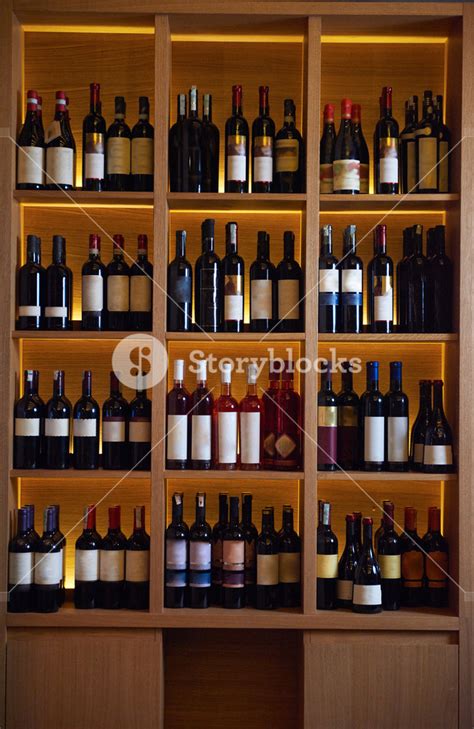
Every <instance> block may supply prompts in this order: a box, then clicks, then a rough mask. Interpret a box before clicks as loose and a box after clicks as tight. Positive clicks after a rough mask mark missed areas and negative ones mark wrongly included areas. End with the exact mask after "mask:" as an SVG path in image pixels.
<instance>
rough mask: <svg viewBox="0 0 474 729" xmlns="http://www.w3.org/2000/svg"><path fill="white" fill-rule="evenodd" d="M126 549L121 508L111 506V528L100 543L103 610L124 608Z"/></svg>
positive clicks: (99, 600) (100, 601)
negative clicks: (121, 522)
mask: <svg viewBox="0 0 474 729" xmlns="http://www.w3.org/2000/svg"><path fill="white" fill-rule="evenodd" d="M126 547H127V539H126V537H125V535H124V534H123V532H122V530H121V528H120V506H110V507H109V528H108V530H107V534H106V535H105V537H103V538H102V540H101V542H100V571H99V580H100V581H99V590H98V606H99V607H100V608H102V609H103V610H119V609H120V608H121V607H123V606H124V585H125V549H126Z"/></svg>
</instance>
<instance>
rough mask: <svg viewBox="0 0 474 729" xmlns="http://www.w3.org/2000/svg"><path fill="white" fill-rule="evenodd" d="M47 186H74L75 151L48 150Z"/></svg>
mask: <svg viewBox="0 0 474 729" xmlns="http://www.w3.org/2000/svg"><path fill="white" fill-rule="evenodd" d="M46 172H47V173H48V177H47V179H46V183H47V184H51V183H53V182H55V183H56V184H58V185H73V184H74V151H73V150H72V149H69V147H49V148H48V149H47V150H46Z"/></svg>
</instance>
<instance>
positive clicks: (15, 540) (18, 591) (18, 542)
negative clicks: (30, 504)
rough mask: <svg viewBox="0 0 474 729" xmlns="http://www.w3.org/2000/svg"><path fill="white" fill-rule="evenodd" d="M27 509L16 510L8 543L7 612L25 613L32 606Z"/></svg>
mask: <svg viewBox="0 0 474 729" xmlns="http://www.w3.org/2000/svg"><path fill="white" fill-rule="evenodd" d="M28 518H29V514H28V510H27V509H26V508H22V509H18V510H17V530H16V534H15V536H14V537H12V538H11V539H10V541H9V543H8V593H7V599H8V604H7V610H8V612H9V613H27V612H30V610H32V608H33V577H34V561H35V554H34V549H35V545H34V543H33V542H32V541H31V539H30V535H29V529H28V527H29V524H28Z"/></svg>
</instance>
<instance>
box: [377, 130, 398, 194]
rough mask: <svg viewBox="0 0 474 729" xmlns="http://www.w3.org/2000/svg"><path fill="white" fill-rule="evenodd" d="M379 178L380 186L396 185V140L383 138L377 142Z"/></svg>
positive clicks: (394, 138)
mask: <svg viewBox="0 0 474 729" xmlns="http://www.w3.org/2000/svg"><path fill="white" fill-rule="evenodd" d="M379 177H380V183H381V184H388V185H396V184H397V183H398V139H397V138H396V137H384V138H382V139H380V141H379Z"/></svg>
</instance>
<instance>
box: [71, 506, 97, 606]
mask: <svg viewBox="0 0 474 729" xmlns="http://www.w3.org/2000/svg"><path fill="white" fill-rule="evenodd" d="M101 541H102V537H101V536H100V534H99V533H98V532H97V530H96V507H95V505H94V504H90V505H89V506H86V507H84V521H83V531H82V534H81V535H80V536H79V537H78V538H77V540H76V548H75V566H74V607H75V608H76V609H77V610H90V609H92V608H95V607H97V595H98V589H99V557H100V544H101Z"/></svg>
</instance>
